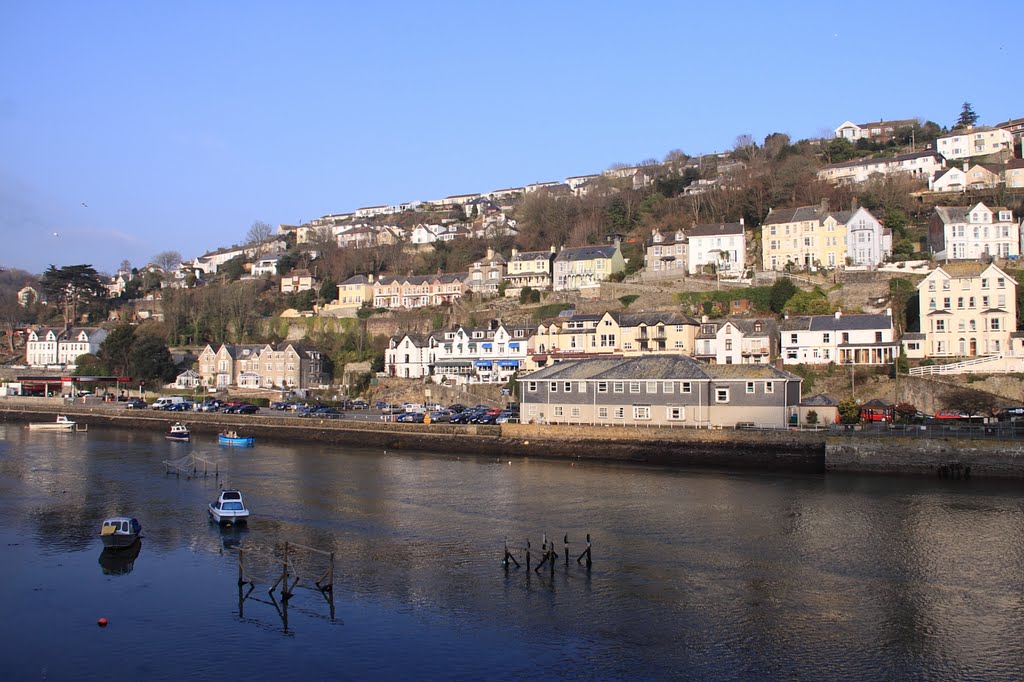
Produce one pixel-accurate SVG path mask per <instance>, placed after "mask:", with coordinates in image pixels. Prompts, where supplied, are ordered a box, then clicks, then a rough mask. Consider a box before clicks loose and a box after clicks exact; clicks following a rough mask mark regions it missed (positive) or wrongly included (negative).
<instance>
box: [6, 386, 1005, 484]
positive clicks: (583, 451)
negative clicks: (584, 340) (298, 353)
mask: <svg viewBox="0 0 1024 682" xmlns="http://www.w3.org/2000/svg"><path fill="white" fill-rule="evenodd" d="M57 414H66V415H68V416H69V417H71V418H73V419H75V420H76V421H78V422H79V423H80V424H85V425H95V426H111V427H115V428H129V429H146V430H150V431H159V432H164V431H166V430H167V428H168V427H169V426H170V424H173V423H174V422H175V421H185V422H187V423H188V424H189V426H190V427H191V429H192V430H193V432H194V433H198V434H209V435H215V434H216V433H218V432H220V431H223V430H224V429H228V428H232V429H238V430H239V431H240V432H242V433H244V434H246V435H254V436H256V437H257V438H260V439H263V438H266V439H271V440H278V441H282V442H296V441H309V442H318V443H329V444H338V445H348V446H354V447H368V448H381V449H382V450H419V451H425V452H439V453H445V454H452V453H457V454H465V455H476V456H494V457H499V458H507V459H515V458H521V457H538V458H552V459H575V460H590V461H605V462H631V463H643V464H650V465H656V466H669V467H671V466H678V467H710V468H717V469H747V470H758V471H799V472H819V473H820V472H834V473H856V474H897V475H911V476H929V477H935V476H940V475H949V476H951V477H962V476H963V475H964V474H968V475H969V476H970V477H971V478H975V479H977V478H1024V441H1022V440H1017V441H1013V440H1009V441H1007V440H967V439H955V438H918V437H886V436H872V435H842V436H840V435H829V434H827V433H826V432H806V431H770V432H765V431H734V430H729V429H722V430H717V429H712V430H708V429H699V430H698V429H679V428H676V429H669V428H629V427H619V426H615V427H611V426H608V427H602V426H568V425H557V426H554V425H539V424H504V425H500V426H485V425H467V426H462V425H449V424H430V425H423V424H400V423H395V422H378V421H351V420H345V421H329V420H319V419H302V418H298V417H282V416H261V415H254V416H238V415H229V414H221V413H183V414H181V413H159V412H150V411H146V410H140V411H138V412H132V411H129V410H118V409H116V408H113V409H112V408H110V407H80V406H74V407H68V406H66V405H65V406H58V405H56V404H49V405H32V406H31V407H28V406H26V405H23V404H12V403H10V402H8V401H0V422H15V423H27V422H29V421H51V420H53V419H54V418H55V416H56V415H57Z"/></svg>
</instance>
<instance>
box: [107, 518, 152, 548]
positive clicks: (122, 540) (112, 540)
mask: <svg viewBox="0 0 1024 682" xmlns="http://www.w3.org/2000/svg"><path fill="white" fill-rule="evenodd" d="M141 533H142V524H140V523H139V521H138V519H133V518H129V517H127V516H111V517H110V518H109V519H104V520H103V526H102V527H101V528H100V538H101V539H102V540H103V547H104V548H105V549H124V548H125V547H131V546H132V545H133V544H135V541H136V540H138V539H139V535H140V534H141Z"/></svg>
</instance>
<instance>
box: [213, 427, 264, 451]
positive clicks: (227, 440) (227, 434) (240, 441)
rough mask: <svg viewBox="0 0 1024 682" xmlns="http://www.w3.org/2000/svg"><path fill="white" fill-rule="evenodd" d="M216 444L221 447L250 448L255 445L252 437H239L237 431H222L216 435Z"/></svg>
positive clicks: (254, 439)
mask: <svg viewBox="0 0 1024 682" xmlns="http://www.w3.org/2000/svg"><path fill="white" fill-rule="evenodd" d="M217 442H218V443H220V444H221V445H234V446H235V447H241V448H251V447H252V446H254V445H256V438H255V437H254V436H239V435H238V432H237V431H224V432H222V433H219V434H217Z"/></svg>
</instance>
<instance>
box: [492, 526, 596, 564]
mask: <svg viewBox="0 0 1024 682" xmlns="http://www.w3.org/2000/svg"><path fill="white" fill-rule="evenodd" d="M562 547H563V549H564V553H565V565H566V566H568V565H569V534H568V533H566V534H565V536H564V537H563V538H562ZM540 549H541V551H540V557H541V559H540V562H539V563H538V564H537V567H536V568H534V569H533V570H534V572H536V573H539V572H540V569H541V568H543V567H544V565H545V564H547V565H548V566H550V567H551V570H552V571H554V570H555V562H556V561H558V550H557V549H555V541H554V540H551V541H549V540H548V536H547V534H544V535H543V536H542V541H541V545H540ZM523 552H524V553H525V555H526V556H525V562H526V570H527V571H529V570H530V562H531V547H530V540H529V538H527V540H526V546H525V547H524V548H523ZM590 552H591V542H590V533H587V547H586V549H584V550H583V551H582V552H581V553H580V555H579V556H578V557H576V563H577V564H581V565H586V567H587V568H590V567H591V565H592V558H591V553H590ZM584 562H585V564H584ZM509 564H515V566H516V568H521V566H520V564H519V561H518V560H517V559H516V557H515V556H514V555H513V554H512V552H511V551H510V550H509V548H508V538H505V556H504V557H502V560H501V565H502V566H504V567H505V570H506V571H507V570H508V568H509Z"/></svg>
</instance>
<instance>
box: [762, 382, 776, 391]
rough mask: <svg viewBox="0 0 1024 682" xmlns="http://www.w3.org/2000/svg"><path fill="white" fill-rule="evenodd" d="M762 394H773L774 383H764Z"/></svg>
mask: <svg viewBox="0 0 1024 682" xmlns="http://www.w3.org/2000/svg"><path fill="white" fill-rule="evenodd" d="M764 392H765V393H775V382H772V381H766V382H764Z"/></svg>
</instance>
